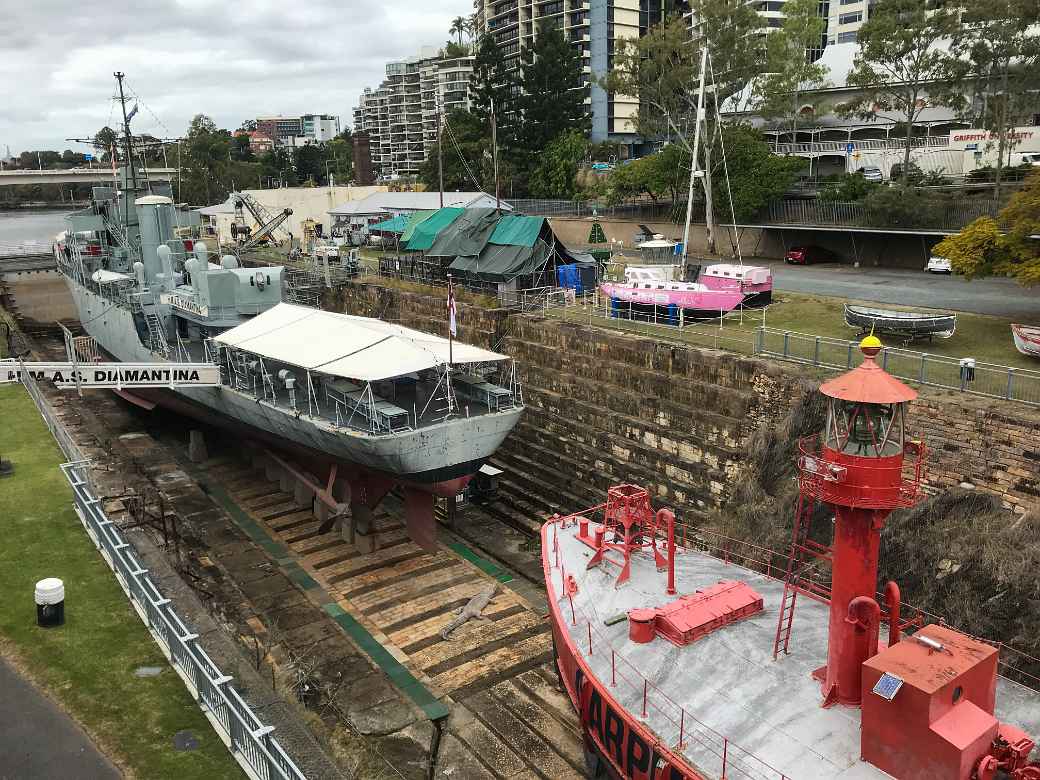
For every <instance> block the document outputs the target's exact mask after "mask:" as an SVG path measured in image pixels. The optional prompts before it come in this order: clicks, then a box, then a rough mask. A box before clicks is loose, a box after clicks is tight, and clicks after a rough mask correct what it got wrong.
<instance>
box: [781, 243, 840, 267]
mask: <svg viewBox="0 0 1040 780" xmlns="http://www.w3.org/2000/svg"><path fill="white" fill-rule="evenodd" d="M838 259H839V258H838V256H837V255H836V254H834V252H832V251H831V250H829V249H824V248H823V247H822V246H816V244H806V245H805V246H793V247H791V248H790V250H788V252H787V254H786V255H784V262H785V263H793V264H795V265H809V264H810V263H832V262H834V261H836V260H838Z"/></svg>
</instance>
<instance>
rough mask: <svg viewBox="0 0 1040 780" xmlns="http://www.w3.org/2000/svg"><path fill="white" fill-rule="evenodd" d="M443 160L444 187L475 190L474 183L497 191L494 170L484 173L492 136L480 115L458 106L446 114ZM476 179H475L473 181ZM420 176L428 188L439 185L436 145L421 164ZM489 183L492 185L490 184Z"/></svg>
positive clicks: (484, 188)
mask: <svg viewBox="0 0 1040 780" xmlns="http://www.w3.org/2000/svg"><path fill="white" fill-rule="evenodd" d="M440 141H441V146H442V147H443V151H442V155H443V160H444V189H445V190H463V191H465V190H472V189H473V188H474V187H477V188H479V189H483V190H486V191H488V192H494V172H493V171H492V172H491V177H490V178H488V177H486V176H485V172H486V170H487V165H486V163H485V160H486V158H487V157H489V156H490V154H491V136H490V134H489V133H488V130H487V127H486V125H485V124H484V123H483V122H482V121H481V119H480V118H479V117H477V116H475V115H474V114H471V113H470V112H468V111H465V110H463V109H460V108H457V109H454V110H453V111H452V112H451V113H450V114H448V116H447V117H445V120H444V123H443V126H442V128H441V138H440ZM474 179H476V181H474ZM419 180H420V181H421V182H422V183H423V184H425V185H426V189H427V190H431V191H437V190H439V189H440V183H439V176H438V169H437V147H434V148H433V149H432V150H431V151H430V154H429V155H428V156H427V158H426V161H425V162H424V163H423V164H422V165H421V166H420V167H419ZM489 184H490V187H489V186H488V185H489Z"/></svg>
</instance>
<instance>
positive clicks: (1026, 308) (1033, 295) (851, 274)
mask: <svg viewBox="0 0 1040 780" xmlns="http://www.w3.org/2000/svg"><path fill="white" fill-rule="evenodd" d="M769 265H770V267H771V268H772V269H773V284H774V286H775V287H776V289H778V290H789V291H790V292H799V293H818V294H820V295H832V296H837V297H841V298H854V299H857V300H863V301H876V302H877V303H889V304H896V305H899V306H921V307H924V308H929V309H950V310H953V311H964V312H973V313H975V314H993V315H997V316H1001V317H1008V318H1010V319H1012V320H1015V321H1023V322H1026V323H1033V322H1040V293H1038V292H1037V291H1035V290H1030V289H1028V288H1025V287H1021V286H1020V285H1018V284H1017V283H1016V282H1013V281H1011V280H1010V279H978V280H976V281H973V282H968V281H965V280H964V279H963V278H961V277H958V276H948V275H945V274H929V273H925V272H924V271H908V270H903V269H896V268H853V267H851V266H848V265H837V264H833V263H821V264H820V265H812V266H792V265H785V264H784V263H782V262H771V263H769Z"/></svg>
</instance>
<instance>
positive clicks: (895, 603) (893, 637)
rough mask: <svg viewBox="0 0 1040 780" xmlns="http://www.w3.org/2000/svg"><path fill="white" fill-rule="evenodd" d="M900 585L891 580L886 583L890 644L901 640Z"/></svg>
mask: <svg viewBox="0 0 1040 780" xmlns="http://www.w3.org/2000/svg"><path fill="white" fill-rule="evenodd" d="M899 602H900V597H899V586H898V585H897V584H896V583H895V582H893V581H892V580H889V581H888V582H887V583H886V584H885V606H886V607H887V608H888V646H889V647H891V646H892V645H894V644H896V643H897V642H898V641H899V637H900V630H899Z"/></svg>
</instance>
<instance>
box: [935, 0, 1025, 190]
mask: <svg viewBox="0 0 1040 780" xmlns="http://www.w3.org/2000/svg"><path fill="white" fill-rule="evenodd" d="M1038 24H1040V5H1038V4H1037V2H1036V0H974V1H973V2H972V3H971V4H970V5H968V6H967V7H966V8H965V9H964V13H963V16H962V17H961V28H960V30H959V31H958V34H957V36H956V37H955V38H954V41H953V47H952V49H953V52H954V53H955V54H956V55H958V56H959V57H960V58H961V59H962V60H965V61H967V62H968V63H970V83H971V84H972V86H973V90H974V92H973V94H972V100H971V102H970V103H969V104H968V106H967V110H966V111H965V117H966V118H967V119H968V120H969V121H970V122H971V125H972V127H981V128H983V129H986V130H989V131H990V133H992V134H993V135H994V136H996V150H997V159H996V166H994V167H995V173H994V178H993V182H994V189H995V190H996V192H995V197H996V198H997V199H999V198H1000V185H1001V181H1002V179H1003V175H1002V174H1003V170H1004V167H1005V166H1006V165H1008V164H1009V160H1008V158H1009V156H1010V153H1011V150H1012V149H1013V148H1014V146H1015V144H1016V140H1015V138H1014V136H1013V132H1012V131H1013V130H1014V127H1015V126H1016V125H1017V124H1019V123H1020V122H1022V123H1023V124H1024V123H1026V118H1027V117H1028V116H1029V115H1030V114H1031V113H1032V112H1034V111H1036V109H1037V92H1036V85H1037V83H1040V36H1038V35H1037V32H1036V30H1037V25H1038ZM991 147H992V143H991Z"/></svg>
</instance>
